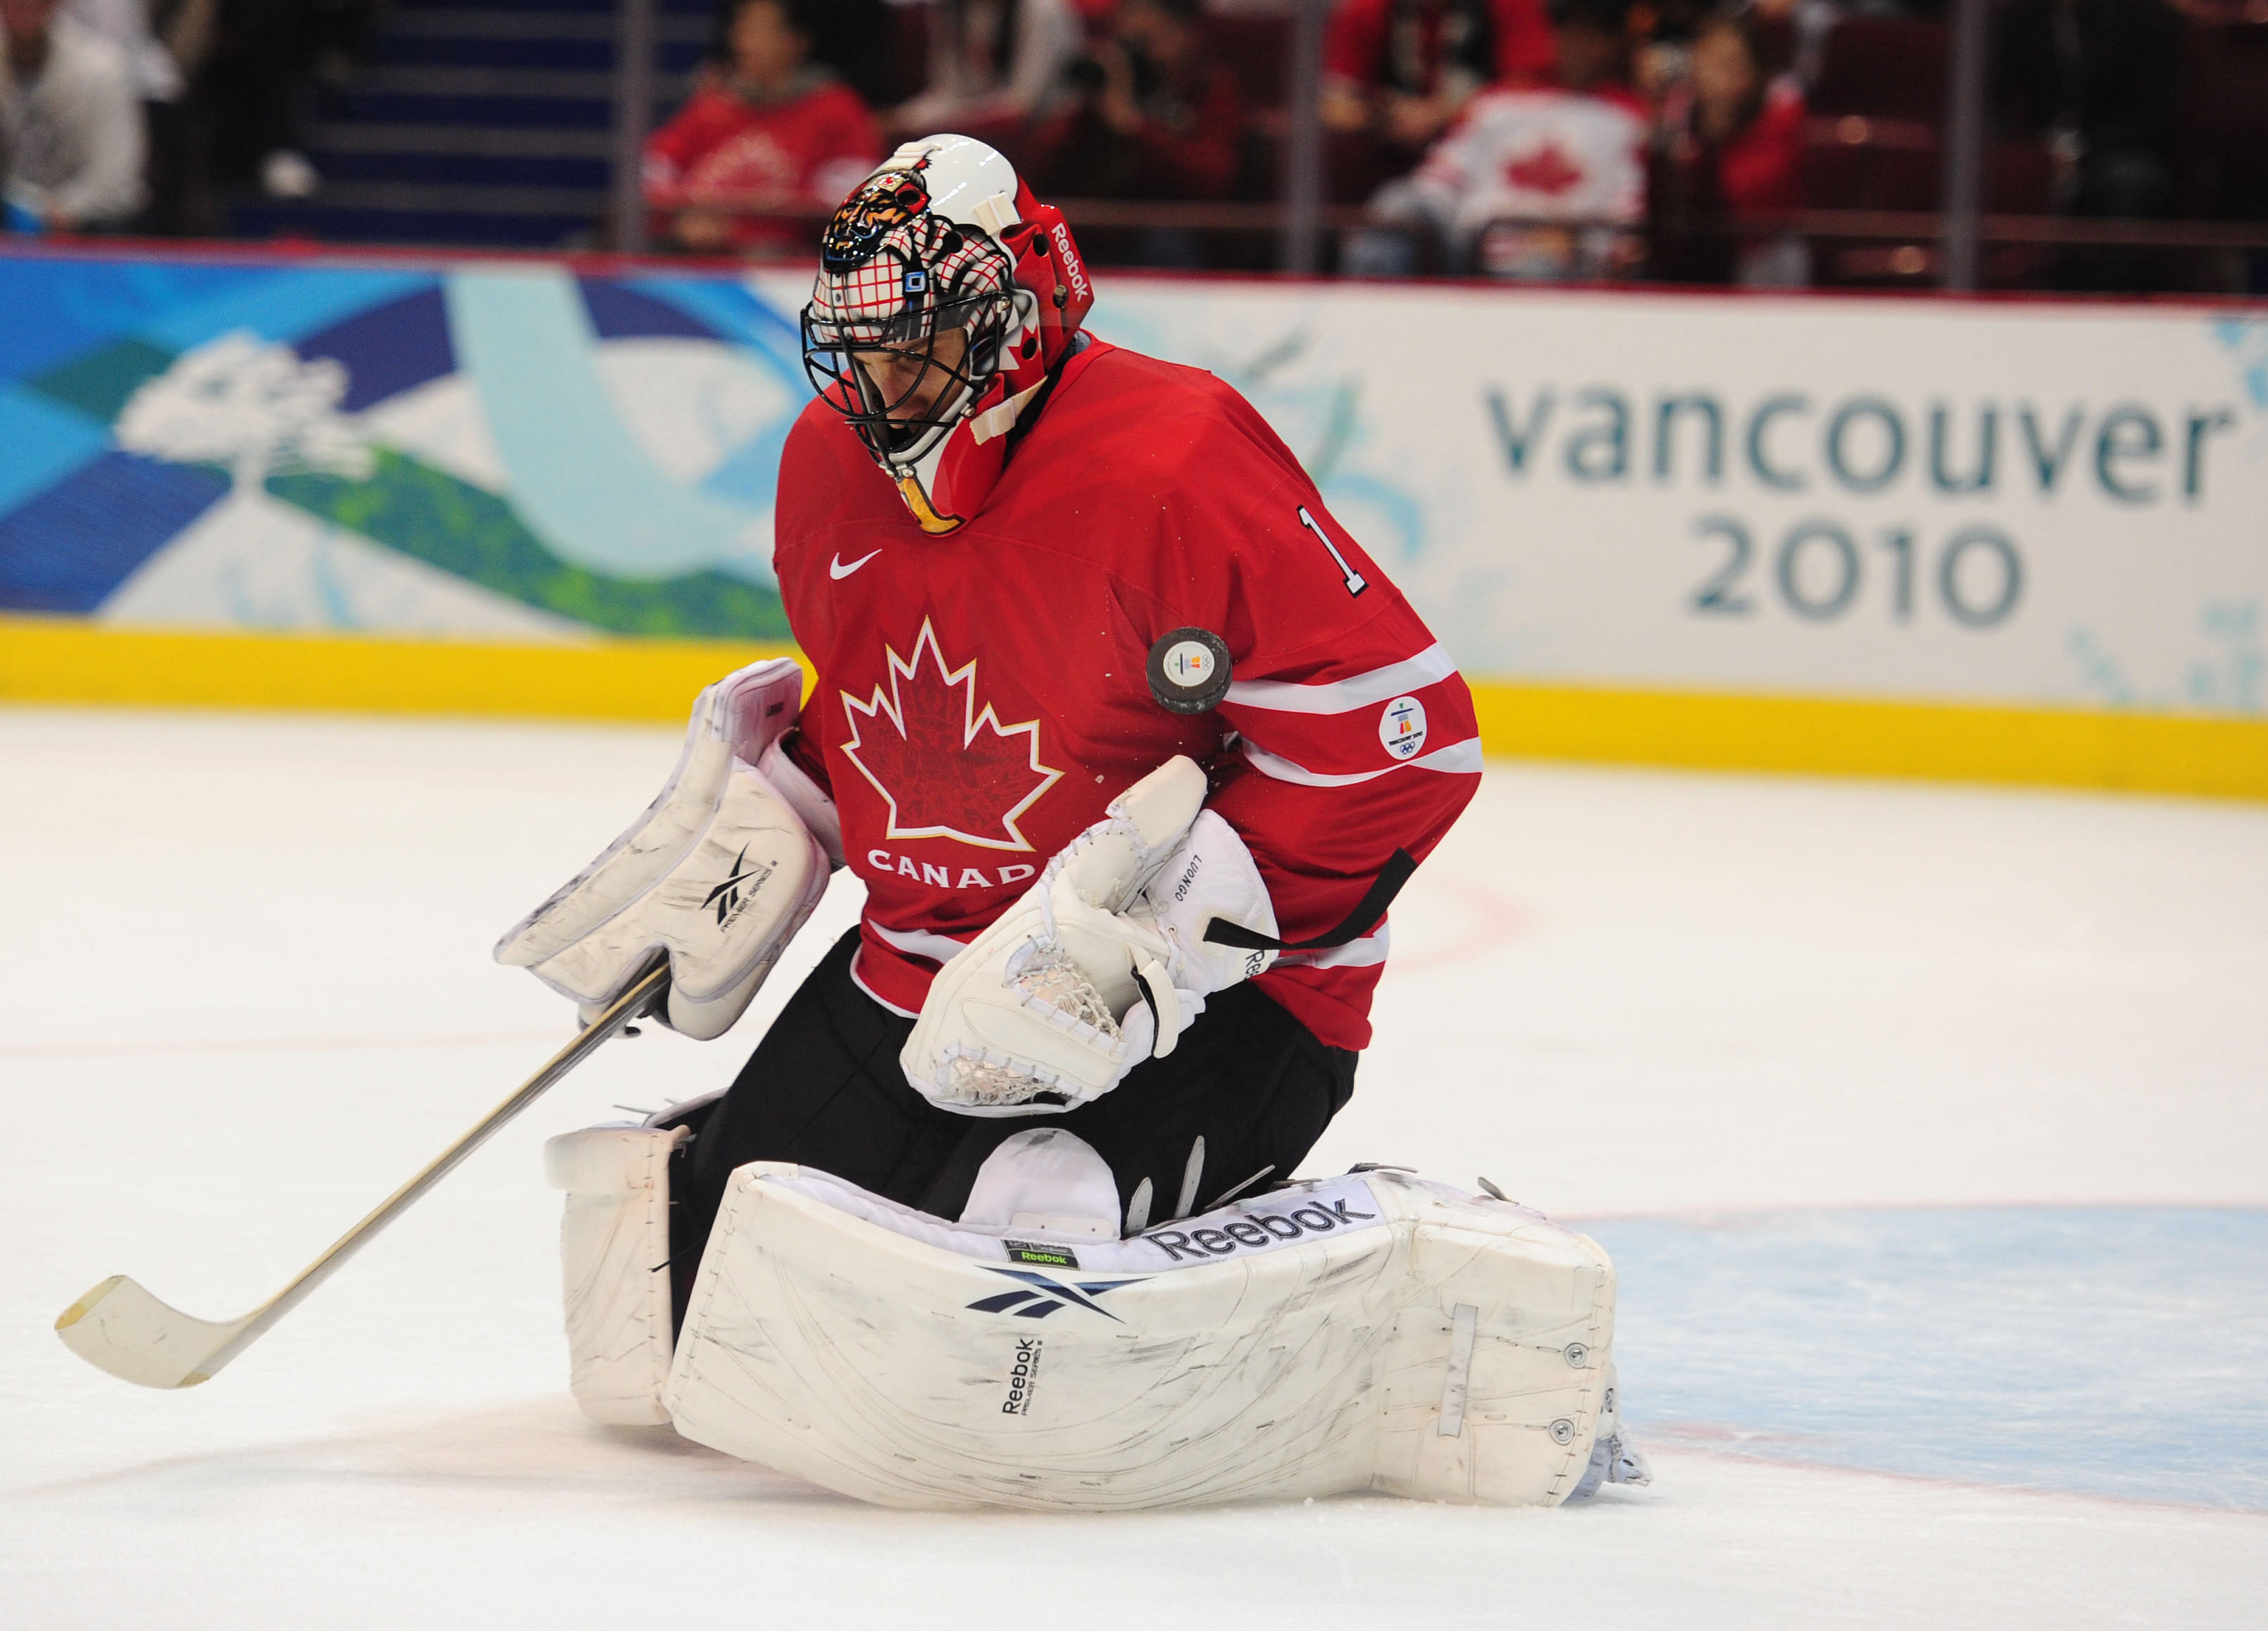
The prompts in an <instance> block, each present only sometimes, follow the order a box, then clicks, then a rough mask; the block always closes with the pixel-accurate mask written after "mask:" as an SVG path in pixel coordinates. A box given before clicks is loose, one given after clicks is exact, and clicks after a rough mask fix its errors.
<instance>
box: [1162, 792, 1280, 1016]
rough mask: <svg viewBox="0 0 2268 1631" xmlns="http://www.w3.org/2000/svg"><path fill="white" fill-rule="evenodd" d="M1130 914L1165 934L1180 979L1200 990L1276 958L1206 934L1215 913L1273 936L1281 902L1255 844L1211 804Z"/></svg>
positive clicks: (1220, 987)
mask: <svg viewBox="0 0 2268 1631" xmlns="http://www.w3.org/2000/svg"><path fill="white" fill-rule="evenodd" d="M1127 915H1128V916H1129V917H1130V918H1133V919H1135V920H1136V921H1138V922H1147V923H1148V924H1150V926H1152V928H1154V929H1156V931H1157V932H1158V933H1159V934H1160V935H1161V936H1163V937H1164V938H1165V940H1166V942H1167V944H1169V945H1171V946H1172V948H1173V960H1172V962H1171V964H1170V965H1169V967H1170V970H1171V973H1172V974H1173V980H1174V983H1175V985H1176V986H1178V987H1180V988H1182V990H1185V991H1190V992H1194V993H1196V994H1197V995H1198V996H1199V997H1204V996H1210V995H1212V994H1213V993H1214V992H1216V991H1225V990H1226V989H1227V988H1229V987H1231V986H1233V985H1235V984H1237V983H1238V982H1239V981H1245V980H1249V979H1251V978H1252V977H1253V976H1254V975H1255V974H1258V973H1263V972H1265V971H1266V970H1267V968H1268V967H1269V966H1270V965H1271V964H1272V963H1274V962H1275V960H1276V953H1275V952H1273V951H1246V950H1244V949H1242V948H1241V947H1237V946H1228V945H1220V944H1215V943H1214V942H1211V941H1209V940H1207V939H1206V938H1205V937H1204V931H1205V929H1206V928H1207V926H1208V925H1210V924H1211V922H1213V921H1214V920H1215V919H1216V918H1219V919H1225V920H1226V921H1227V922H1232V923H1234V924H1237V925H1238V926H1240V927H1241V928H1244V929H1251V930H1253V931H1254V932H1255V933H1256V934H1260V935H1263V936H1265V937H1268V938H1269V939H1271V940H1272V939H1274V938H1275V937H1276V932H1277V925H1276V907H1275V904H1274V903H1273V902H1272V901H1270V900H1269V898H1268V884H1267V881H1266V880H1265V879H1264V878H1262V877H1261V876H1260V867H1259V865H1258V863H1256V862H1255V861H1254V860H1253V858H1252V851H1251V850H1250V849H1247V848H1246V847H1245V842H1244V840H1242V839H1241V838H1240V837H1238V836H1237V834H1236V829H1235V828H1234V827H1231V826H1229V824H1228V823H1227V822H1226V821H1224V820H1223V819H1221V818H1220V817H1219V815H1218V814H1216V813H1215V812H1212V811H1211V810H1207V811H1204V812H1200V813H1199V814H1198V816H1197V819H1196V820H1195V821H1193V822H1191V823H1190V824H1189V832H1188V833H1187V834H1185V835H1184V836H1183V838H1182V841H1181V842H1180V843H1179V844H1177V845H1175V848H1174V849H1173V852H1172V853H1171V854H1170V855H1168V856H1167V857H1166V859H1165V862H1164V863H1163V864H1162V865H1160V867H1159V868H1158V870H1157V871H1156V872H1155V873H1154V874H1152V877H1151V878H1150V879H1149V880H1148V882H1147V883H1146V884H1145V885H1144V887H1143V890H1142V893H1141V895H1140V896H1139V898H1138V900H1136V901H1135V902H1134V904H1133V905H1132V906H1131V907H1129V909H1128V911H1127ZM1197 1006H1198V1007H1200V1008H1202V1006H1203V1004H1202V1003H1199V1004H1197ZM1188 1018H1195V1015H1194V1014H1192V1015H1189V1016H1188ZM1184 1023H1186V1020H1185V1022H1184Z"/></svg>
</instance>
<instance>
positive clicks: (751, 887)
mask: <svg viewBox="0 0 2268 1631" xmlns="http://www.w3.org/2000/svg"><path fill="white" fill-rule="evenodd" d="M802 684H803V676H802V671H801V670H800V669H799V668H798V667H797V666H796V665H795V664H794V663H792V662H791V661H788V660H787V659H784V658H780V659H776V660H774V661H770V662H765V663H758V664H755V665H752V666H750V667H747V668H744V669H742V670H740V672H738V673H735V674H732V675H729V676H727V677H726V678H725V679H723V680H718V682H717V683H716V684H715V685H713V686H711V687H709V688H708V689H707V690H705V691H703V693H702V694H701V696H700V699H699V701H697V702H696V703H695V704H694V708H693V722H692V724H691V725H690V727H689V729H688V731H687V732H686V738H685V751H684V753H682V754H681V755H680V757H679V759H678V761H677V768H675V769H674V771H672V772H671V774H670V778H669V782H668V783H667V785H666V786H665V787H664V788H663V789H662V790H661V795H660V797H658V798H656V799H655V800H654V801H653V803H652V804H651V805H649V806H648V807H647V809H646V812H645V813H644V815H642V816H641V817H639V818H638V819H637V822H636V823H635V824H633V825H632V826H631V827H630V830H629V831H628V832H625V833H624V834H622V836H621V837H619V838H617V839H616V840H615V841H614V842H613V843H612V844H610V845H608V847H607V849H605V850H604V851H603V852H602V853H601V854H600V856H599V857H598V859H597V860H595V861H593V862H592V863H591V864H590V865H589V866H587V867H585V868H584V869H583V871H581V872H579V873H578V874H577V875H576V876H575V878H573V879H572V880H571V881H570V882H569V883H568V884H567V885H564V886H563V888H561V889H560V890H558V891H557V892H556V893H554V894H553V895H552V897H551V898H550V899H549V900H546V901H545V902H544V903H543V904H542V905H541V906H540V907H537V908H536V909H535V910H534V912H532V913H530V914H529V915H528V916H527V918H526V919H524V920H523V921H522V922H520V923H519V925H517V926H516V927H515V928H514V929H512V931H511V932H510V933H509V934H507V935H505V936H504V938H503V939H502V940H500V941H498V942H497V948H496V957H497V961H498V962H500V963H505V964H509V965H511V966H514V967H519V968H526V969H529V970H531V971H532V972H533V973H534V974H535V976H536V978H538V979H539V980H541V981H543V982H544V984H546V985H548V986H549V987H550V988H552V989H554V990H555V991H558V992H560V993H561V994H563V995H566V996H570V997H572V998H573V999H574V1000H575V1003H576V1004H577V1005H578V1008H579V1009H580V1010H582V1012H583V1014H584V1017H585V1022H586V1023H587V1022H588V1020H589V1019H590V1018H592V1017H593V1015H595V1014H596V1013H597V1012H598V1010H600V1009H603V1008H604V1007H606V1006H607V1005H608V1003H612V1002H613V1001H614V1000H615V998H616V997H618V996H620V995H622V993H623V992H624V991H625V990H627V989H629V988H630V984H631V982H632V981H635V980H637V977H638V976H639V975H640V974H641V973H644V971H645V969H646V968H647V967H648V966H650V965H651V963H652V960H653V959H654V957H655V956H656V955H658V954H659V955H666V956H667V958H668V959H669V976H670V983H669V999H668V1006H667V1009H666V1012H665V1013H664V1015H663V1016H662V1017H663V1018H665V1019H666V1022H667V1023H668V1024H669V1025H671V1026H672V1027H674V1029H676V1030H679V1031H681V1032H684V1033H685V1034H687V1035H688V1036H692V1037H696V1038H699V1039H701V1040H704V1041H705V1040H708V1039H710V1038H712V1037H717V1036H721V1035H723V1034H724V1032H726V1031H727V1030H729V1029H731V1027H732V1025H733V1021H734V1020H736V1019H738V1018H740V1015H741V1014H742V1013H743V1012H745V1011H746V1010H747V1006H748V1003H749V1002H750V1001H751V1000H752V999H753V998H754V997H755V994H756V989H757V988H758V987H759V986H761V985H762V983H763V981H764V977H765V976H766V975H767V974H769V973H770V972H771V968H772V965H773V964H774V963H775V962H777V960H778V959H779V954H780V951H781V950H782V949H783V948H784V946H785V945H786V944H787V942H788V940H789V939H790V938H791V937H792V936H793V935H794V933H795V931H796V930H797V929H800V928H802V927H803V923H804V920H805V919H806V918H807V917H809V916H810V915H811V910H812V908H813V907H814V906H816V905H817V904H818V903H819V897H820V896H821V894H822V893H825V891H826V888H827V876H828V857H827V854H826V851H825V849H823V847H822V846H821V843H820V841H818V840H817V839H816V838H814V837H813V836H812V834H811V833H810V832H809V830H808V829H807V828H806V827H805V825H804V823H803V822H802V821H801V820H800V819H799V818H798V817H797V815H796V812H795V811H794V810H793V808H792V806H791V805H790V804H789V803H788V802H787V800H786V799H784V798H783V797H781V796H780V794H779V793H778V792H777V790H775V789H774V788H773V787H772V786H771V784H770V782H767V781H765V779H764V778H763V776H762V775H761V774H759V773H758V772H757V770H756V769H755V764H756V761H757V760H759V759H760V758H762V755H763V753H764V752H765V750H767V749H768V748H770V747H772V746H774V745H775V744H776V743H777V739H778V738H779V737H780V735H782V734H783V733H784V731H786V730H787V729H788V728H789V727H790V726H792V725H793V724H794V723H795V720H796V715H797V704H798V700H799V697H800V696H801V694H802Z"/></svg>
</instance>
